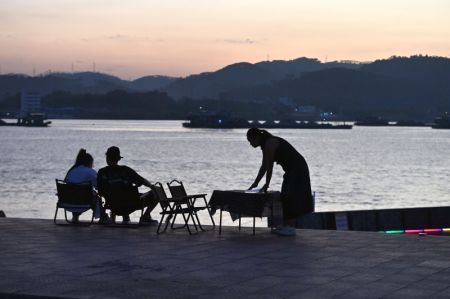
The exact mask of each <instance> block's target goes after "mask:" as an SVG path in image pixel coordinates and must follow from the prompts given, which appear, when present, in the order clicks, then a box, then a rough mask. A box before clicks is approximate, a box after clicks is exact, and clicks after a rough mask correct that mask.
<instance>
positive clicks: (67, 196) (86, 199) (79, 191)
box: [53, 179, 95, 226]
mask: <svg viewBox="0 0 450 299" xmlns="http://www.w3.org/2000/svg"><path fill="white" fill-rule="evenodd" d="M55 181H56V190H57V193H56V195H57V196H58V201H57V203H56V211H55V217H54V218H53V222H54V223H55V224H56V225H81V226H89V225H91V224H92V223H93V222H94V213H95V212H94V211H95V198H94V193H93V189H92V185H91V184H70V183H66V182H64V181H62V180H58V179H56V180H55ZM59 209H64V218H65V219H66V222H67V223H66V224H63V223H58V222H57V221H56V218H57V215H58V210H59ZM71 209H77V210H80V212H81V213H82V212H86V211H87V210H89V209H92V218H91V221H90V222H88V223H82V222H77V223H75V222H72V221H69V219H67V210H69V211H70V210H71Z"/></svg>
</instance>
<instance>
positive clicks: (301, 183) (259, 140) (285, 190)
mask: <svg viewBox="0 0 450 299" xmlns="http://www.w3.org/2000/svg"><path fill="white" fill-rule="evenodd" d="M247 140H248V141H249V142H250V144H251V145H252V146H253V147H255V148H256V147H258V146H259V147H261V150H262V154H263V160H262V163H261V167H260V169H259V172H258V175H257V177H256V179H255V182H254V183H253V184H252V185H251V186H250V188H249V189H253V188H255V187H257V186H258V184H259V181H260V180H261V179H262V178H263V176H264V175H266V183H265V184H264V186H263V187H262V188H261V191H262V192H266V191H267V189H268V188H269V184H270V180H271V178H272V170H273V163H274V162H276V163H277V164H279V165H281V167H282V168H283V170H284V172H285V174H284V176H283V184H282V187H281V203H282V207H283V220H284V223H283V227H280V228H277V230H276V233H277V234H279V235H283V236H295V234H296V233H295V223H296V220H297V218H299V217H300V216H302V215H305V214H307V213H311V212H312V211H313V201H312V194H311V181H310V178H309V170H308V164H306V161H305V159H304V158H303V156H302V155H301V154H300V153H299V152H298V151H297V150H296V149H295V148H294V147H293V146H292V145H291V144H290V143H289V142H287V141H286V140H284V139H283V138H280V137H277V136H273V135H272V134H270V133H269V132H267V131H266V130H260V129H257V128H251V129H249V130H248V131H247Z"/></svg>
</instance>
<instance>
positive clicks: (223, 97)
mask: <svg viewBox="0 0 450 299" xmlns="http://www.w3.org/2000/svg"><path fill="white" fill-rule="evenodd" d="M68 78H69V79H68ZM89 78H90V79H89ZM99 78H101V79H99ZM149 78H152V80H150V79H149ZM157 78H159V79H158V80H159V81H158V82H159V83H155V82H156V81H155V80H153V79H157ZM22 79H23V78H22ZM8 80H9V81H8ZM27 80H30V82H31V81H32V82H33V84H34V85H33V84H31V86H45V88H47V89H45V88H44V89H45V90H44V91H43V94H45V96H44V98H43V104H44V106H45V107H46V108H48V109H50V110H52V109H53V110H54V111H58V109H60V110H63V109H66V110H65V111H66V113H69V114H70V113H72V115H73V116H74V117H101V118H145V119H151V118H152V119H162V118H168V119H180V118H181V119H184V118H185V117H186V115H187V114H189V113H192V112H196V111H198V110H199V107H203V108H206V109H208V110H210V111H217V110H219V111H222V110H226V111H228V112H232V113H234V114H237V116H243V117H248V118H252V119H253V118H256V117H266V118H278V119H280V118H282V117H283V116H284V115H286V114H287V113H289V112H290V111H292V110H293V109H296V108H297V107H299V106H305V105H306V106H314V107H317V108H319V109H321V110H323V111H333V112H335V113H338V114H339V115H340V116H341V118H343V119H357V118H362V117H366V116H375V115H376V116H383V117H387V118H390V119H416V120H430V119H432V118H433V117H435V116H436V115H438V114H440V113H442V112H444V111H450V84H449V83H450V82H449V81H450V59H448V58H446V57H434V56H422V55H417V56H411V57H391V58H389V59H384V60H377V61H374V62H371V63H355V62H349V61H344V62H328V63H322V62H320V61H318V60H317V59H309V58H299V59H295V60H291V61H271V62H260V63H255V64H250V63H237V64H233V65H230V66H227V67H225V68H223V69H220V70H218V71H216V72H210V73H203V74H199V75H192V76H188V77H186V78H167V77H166V78H163V77H158V76H156V77H155V76H154V77H147V79H142V80H140V79H139V80H135V81H133V82H140V83H139V84H140V85H139V86H140V87H139V89H136V88H134V89H133V88H131V87H130V86H131V85H130V84H131V83H130V84H128V85H127V86H125V85H126V84H125V85H124V84H123V83H120V84H119V83H117V82H120V79H118V78H115V77H112V76H110V77H108V76H103V75H99V74H92V73H90V74H84V75H79V76H78V77H76V79H74V74H72V75H70V74H67V75H64V76H63V75H60V76H56V77H55V76H53V77H50V78H47V80H51V81H49V82H51V84H50V83H48V81H45V80H46V78H44V77H42V78H35V81H33V80H32V79H30V78H28V79H27ZM36 80H37V81H36ZM39 80H41V81H42V82H44V81H45V82H47V83H46V84H43V83H42V82H41V81H39ZM71 80H72V81H71ZM118 80H119V81H118ZM148 80H150V81H151V82H153V83H152V84H153V85H151V84H150V85H146V83H145V82H147V83H148V82H150V81H148ZM62 82H64V83H62ZM67 82H72V83H70V84H69V83H67ZM80 82H81V83H80ZM22 83H23V82H22ZM41 83H42V85H40V84H41ZM71 84H72V85H71ZM80 84H81V85H80ZM83 84H84V85H83ZM121 84H122V85H121ZM134 84H136V83H134ZM25 85H26V84H25ZM18 86H24V85H21V83H17V81H15V80H14V78H12V77H8V78H6V79H5V77H4V76H0V91H3V96H1V94H0V98H1V100H0V111H11V110H14V109H17V105H18V103H19V97H18V91H19V90H18ZM67 86H71V88H67ZM83 86H84V87H83ZM146 86H147V87H146ZM6 87H8V88H6ZM50 87H51V88H50ZM100 87H101V88H100ZM5 90H6V92H5ZM282 99H284V100H282ZM286 99H287V100H288V104H286ZM55 109H56V110H55ZM70 109H72V110H70Z"/></svg>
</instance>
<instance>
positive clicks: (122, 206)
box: [102, 179, 145, 226]
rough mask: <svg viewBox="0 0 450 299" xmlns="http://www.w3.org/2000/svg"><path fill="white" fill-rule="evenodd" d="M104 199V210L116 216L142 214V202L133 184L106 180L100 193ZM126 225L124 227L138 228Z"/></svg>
mask: <svg viewBox="0 0 450 299" xmlns="http://www.w3.org/2000/svg"><path fill="white" fill-rule="evenodd" d="M102 195H103V197H104V199H105V209H108V210H110V211H111V213H113V214H114V215H117V216H122V217H124V216H127V215H129V214H131V213H133V212H136V211H140V212H141V215H140V216H141V217H142V215H143V214H144V208H145V206H144V201H143V200H142V199H141V197H140V194H139V190H138V188H137V187H136V186H134V185H133V184H130V183H127V182H125V181H123V180H120V179H117V180H108V181H107V182H106V184H105V190H104V191H103V192H102ZM139 225H140V222H139V223H138V224H137V225H131V224H127V225H126V226H139Z"/></svg>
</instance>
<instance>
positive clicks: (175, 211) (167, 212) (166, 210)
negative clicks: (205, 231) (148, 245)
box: [152, 182, 198, 235]
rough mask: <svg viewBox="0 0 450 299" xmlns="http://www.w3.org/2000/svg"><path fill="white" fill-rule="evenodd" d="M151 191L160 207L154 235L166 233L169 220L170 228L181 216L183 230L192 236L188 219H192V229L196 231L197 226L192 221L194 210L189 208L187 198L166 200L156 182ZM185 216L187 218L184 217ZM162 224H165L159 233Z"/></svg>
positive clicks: (160, 185) (160, 186)
mask: <svg viewBox="0 0 450 299" xmlns="http://www.w3.org/2000/svg"><path fill="white" fill-rule="evenodd" d="M152 190H153V191H154V192H155V195H156V197H157V199H158V202H159V204H160V205H161V209H162V211H161V213H160V214H161V220H160V221H159V225H158V229H157V230H156V233H157V234H158V235H159V234H161V233H164V232H166V230H167V227H168V226H169V224H170V222H171V220H172V227H173V223H174V220H175V218H176V216H177V215H179V214H181V216H182V217H183V220H184V225H183V226H182V227H183V228H186V229H187V231H188V232H189V234H190V235H192V231H191V229H190V227H189V219H190V218H192V222H193V224H194V228H195V230H196V231H198V229H197V225H196V223H195V221H194V216H193V213H194V210H193V208H192V206H191V203H190V201H189V199H188V198H185V197H172V198H167V195H166V192H165V191H164V187H163V185H162V184H161V183H160V182H156V183H155V184H154V185H153V187H152ZM185 214H187V217H186V215H185ZM163 222H165V225H164V229H163V230H162V231H161V227H162V224H163Z"/></svg>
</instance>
